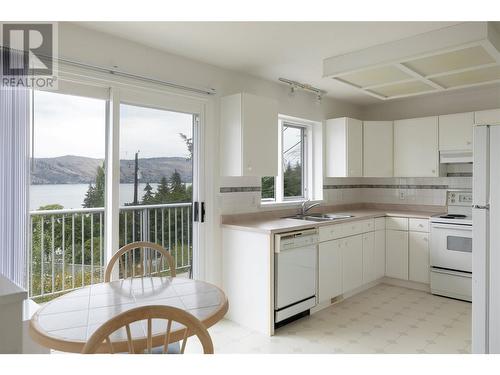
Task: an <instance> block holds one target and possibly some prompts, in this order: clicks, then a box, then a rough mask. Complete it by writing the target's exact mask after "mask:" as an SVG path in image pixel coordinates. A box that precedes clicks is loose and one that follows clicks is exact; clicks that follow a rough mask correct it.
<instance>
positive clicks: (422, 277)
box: [409, 232, 430, 284]
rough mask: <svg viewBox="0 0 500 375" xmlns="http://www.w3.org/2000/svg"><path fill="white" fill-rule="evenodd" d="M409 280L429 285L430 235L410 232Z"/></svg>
mask: <svg viewBox="0 0 500 375" xmlns="http://www.w3.org/2000/svg"><path fill="white" fill-rule="evenodd" d="M409 253H410V260H409V269H410V270H409V272H410V274H409V279H410V280H411V281H416V282H419V283H425V284H428V283H429V281H430V276H429V233H423V232H410V239H409Z"/></svg>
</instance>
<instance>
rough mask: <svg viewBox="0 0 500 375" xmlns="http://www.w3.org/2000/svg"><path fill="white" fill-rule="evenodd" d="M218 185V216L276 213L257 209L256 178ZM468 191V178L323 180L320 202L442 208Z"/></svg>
mask: <svg viewBox="0 0 500 375" xmlns="http://www.w3.org/2000/svg"><path fill="white" fill-rule="evenodd" d="M453 173H461V174H463V173H464V172H453ZM468 175H469V174H467V176H468ZM221 182H222V183H224V185H223V187H221V188H220V190H219V202H218V203H219V204H218V207H219V209H220V213H221V214H233V213H243V212H257V211H264V210H270V209H276V207H269V206H267V207H266V206H261V204H260V197H261V189H260V179H259V178H244V179H241V180H240V179H239V178H234V179H227V178H226V179H224V180H223V181H221ZM471 188H472V177H420V178H396V177H388V178H369V177H356V178H326V179H325V181H324V184H323V189H324V190H323V199H324V202H325V204H348V203H392V204H417V205H418V204H421V205H438V206H444V205H446V190H447V189H471Z"/></svg>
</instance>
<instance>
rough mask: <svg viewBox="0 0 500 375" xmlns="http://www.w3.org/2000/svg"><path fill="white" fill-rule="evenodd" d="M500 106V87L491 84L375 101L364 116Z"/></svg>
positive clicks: (384, 117) (408, 115)
mask: <svg viewBox="0 0 500 375" xmlns="http://www.w3.org/2000/svg"><path fill="white" fill-rule="evenodd" d="M499 107H500V86H499V85H490V86H483V87H478V88H476V89H469V90H467V91H464V90H456V91H449V92H441V93H438V94H432V95H423V96H417V97H413V98H408V99H398V100H391V101H387V102H380V103H377V104H371V105H368V106H365V107H363V109H362V119H363V120H398V119H403V118H413V117H423V116H436V115H444V114H449V113H459V112H471V111H481V110H485V109H493V108H499Z"/></svg>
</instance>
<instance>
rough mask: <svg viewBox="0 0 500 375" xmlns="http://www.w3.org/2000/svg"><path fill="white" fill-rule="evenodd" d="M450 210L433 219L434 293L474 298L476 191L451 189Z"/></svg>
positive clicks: (432, 287) (432, 290)
mask: <svg viewBox="0 0 500 375" xmlns="http://www.w3.org/2000/svg"><path fill="white" fill-rule="evenodd" d="M446 196H447V205H448V213H447V214H446V215H436V216H433V217H432V218H431V230H430V265H431V292H432V293H433V294H438V295H442V296H446V297H452V298H457V299H461V300H466V301H471V300H472V191H470V190H448V191H447V194H446Z"/></svg>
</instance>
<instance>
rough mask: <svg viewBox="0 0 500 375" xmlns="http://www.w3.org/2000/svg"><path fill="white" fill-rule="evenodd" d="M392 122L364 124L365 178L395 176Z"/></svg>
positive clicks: (369, 122) (368, 122)
mask: <svg viewBox="0 0 500 375" xmlns="http://www.w3.org/2000/svg"><path fill="white" fill-rule="evenodd" d="M393 148H394V142H393V124H392V121H364V122H363V176H364V177H392V176H393V164H394V158H393Z"/></svg>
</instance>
